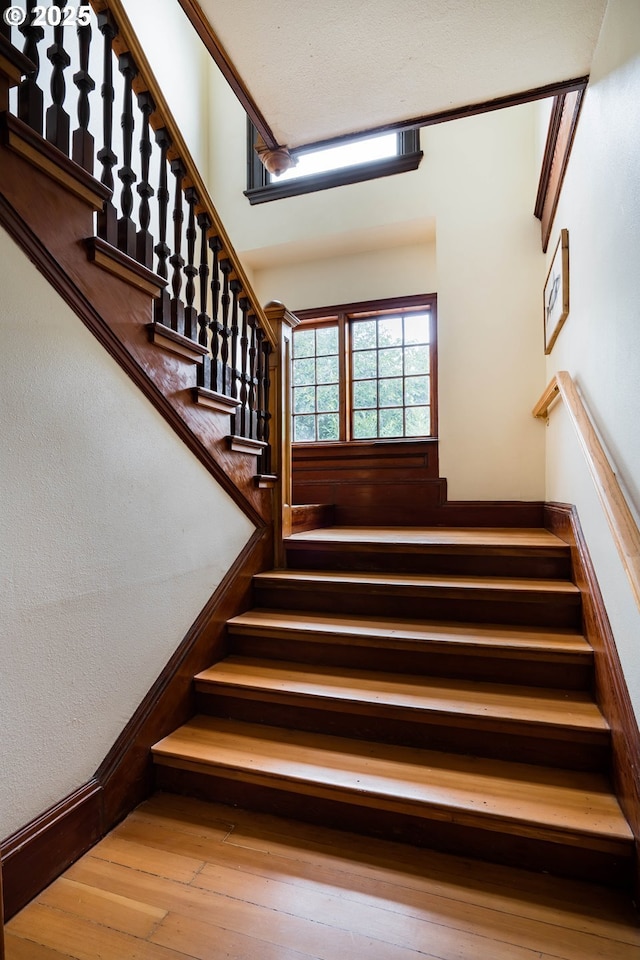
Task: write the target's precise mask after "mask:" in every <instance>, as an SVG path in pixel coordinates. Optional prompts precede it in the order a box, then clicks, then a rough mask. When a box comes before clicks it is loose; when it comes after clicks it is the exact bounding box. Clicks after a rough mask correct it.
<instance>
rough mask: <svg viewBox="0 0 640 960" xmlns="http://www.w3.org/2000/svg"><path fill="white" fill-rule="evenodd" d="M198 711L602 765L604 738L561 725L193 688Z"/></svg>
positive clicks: (426, 745) (564, 763) (499, 755)
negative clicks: (373, 709) (540, 726)
mask: <svg viewBox="0 0 640 960" xmlns="http://www.w3.org/2000/svg"><path fill="white" fill-rule="evenodd" d="M196 699H197V707H198V712H199V713H205V714H209V715H210V716H215V717H224V718H227V719H233V720H243V721H245V722H247V723H266V724H269V725H271V726H276V727H285V728H286V727H290V728H294V729H297V730H307V731H311V732H314V733H324V734H333V735H335V736H342V737H350V738H353V739H359V740H371V741H373V742H378V743H395V744H402V745H405V746H413V747H421V748H422V749H425V750H444V751H446V752H448V753H463V754H473V755H475V756H482V757H493V758H495V759H498V760H513V761H520V762H525V763H539V764H544V765H545V766H553V767H561V768H565V769H567V768H568V769H573V770H598V771H603V770H606V768H607V761H608V749H609V737H608V734H603V735H602V736H594V735H584V734H582V735H581V734H580V732H577V733H572V732H571V731H567V730H566V729H557V728H556V729H555V730H554V731H549V732H544V731H537V730H534V731H531V730H530V728H529V729H528V728H527V726H526V725H525V724H515V723H514V722H510V721H503V722H500V721H499V720H491V721H489V720H486V719H485V718H481V717H475V718H471V717H469V718H465V719H462V718H458V719H457V721H456V720H448V719H447V718H445V717H439V718H438V717H421V718H416V719H414V718H410V717H409V713H410V711H407V712H406V716H405V717H400V716H398V715H397V712H395V713H394V712H392V711H390V710H380V711H379V715H377V716H376V715H371V713H368V712H365V711H364V710H363V709H361V710H360V711H359V712H353V711H349V710H345V709H344V708H343V707H342V706H341V705H340V704H335V703H333V704H331V705H329V704H327V706H326V707H325V708H324V709H320V708H316V707H315V706H312V705H311V704H312V703H313V700H312V698H311V697H306V698H305V697H302V696H301V697H299V698H289V700H290V702H282V699H281V698H280V697H279V696H278V695H271V697H270V698H269V699H267V698H266V697H265V695H264V694H261V693H258V692H255V693H254V694H252V695H251V696H246V697H237V696H234V695H233V692H232V691H230V692H229V694H224V695H222V693H221V692H220V691H219V690H217V689H215V690H211V691H209V692H206V691H204V690H198V691H197V696H196Z"/></svg>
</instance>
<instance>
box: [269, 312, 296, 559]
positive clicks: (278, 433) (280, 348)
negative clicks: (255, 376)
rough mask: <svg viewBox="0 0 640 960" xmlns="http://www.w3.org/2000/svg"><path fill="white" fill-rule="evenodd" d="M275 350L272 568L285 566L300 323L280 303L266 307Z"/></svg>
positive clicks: (272, 365)
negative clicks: (293, 372) (294, 363)
mask: <svg viewBox="0 0 640 960" xmlns="http://www.w3.org/2000/svg"><path fill="white" fill-rule="evenodd" d="M264 312H265V314H266V316H267V320H268V321H269V324H270V326H271V329H272V332H273V337H274V341H275V343H276V348H275V349H274V350H272V351H271V353H270V355H269V379H270V381H271V384H270V403H269V414H270V420H271V436H270V440H271V449H272V451H273V458H274V463H273V473H274V474H276V476H277V478H278V479H277V482H276V485H275V489H274V504H273V527H274V529H273V536H274V552H275V557H274V560H275V564H276V566H277V567H283V566H284V546H283V542H282V541H283V539H284V537H288V536H289V534H290V533H291V506H292V499H293V498H292V475H291V369H292V364H291V360H292V356H293V344H292V338H293V331H294V330H295V328H296V327H297V326H298V324H299V323H300V320H299V319H298V317H296V315H295V314H293V313H291V312H290V311H289V310H287V308H286V307H285V305H284V304H283V303H279V302H278V301H277V300H273V301H272V302H271V303H269V304H267V306H266V307H265V311H264Z"/></svg>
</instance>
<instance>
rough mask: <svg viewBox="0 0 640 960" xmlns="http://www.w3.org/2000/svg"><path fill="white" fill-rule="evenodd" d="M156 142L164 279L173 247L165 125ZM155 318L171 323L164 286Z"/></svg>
mask: <svg viewBox="0 0 640 960" xmlns="http://www.w3.org/2000/svg"><path fill="white" fill-rule="evenodd" d="M156 143H157V144H158V146H159V147H160V182H159V185H158V230H159V236H158V242H157V243H156V245H155V248H154V249H155V252H156V255H157V257H158V267H157V270H156V272H157V274H158V276H159V277H162V279H163V280H168V279H169V270H168V266H167V260H168V259H169V254H170V253H171V248H170V247H169V245H168V244H167V213H168V209H169V199H170V197H169V187H168V184H167V164H168V161H167V153H168V152H169V148H170V147H171V137H170V136H169V132H168V131H167V130H166V128H165V127H161V128H160V129H159V130H156ZM153 317H154V320H155V321H156V323H164V325H165V326H167V327H168V326H170V325H171V297H170V295H169V290H168V289H167V287H164V288H163V290H162V293H161V294H160V295H159V297H158V298H157V300H156V302H155V304H154V313H153Z"/></svg>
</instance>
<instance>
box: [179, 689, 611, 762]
mask: <svg viewBox="0 0 640 960" xmlns="http://www.w3.org/2000/svg"><path fill="white" fill-rule="evenodd" d="M195 688H196V690H197V691H198V692H199V693H203V694H205V695H210V696H220V697H227V698H228V697H231V698H233V697H237V698H239V699H246V700H255V699H258V700H260V701H263V702H267V703H278V704H283V705H286V706H292V707H302V708H304V707H306V708H308V709H321V710H327V711H334V712H338V713H339V712H340V711H341V710H342V711H344V712H345V713H350V714H356V715H359V716H369V715H370V714H371V711H372V710H375V711H380V712H381V713H383V714H384V717H386V718H388V719H393V720H409V721H411V722H414V723H416V724H421V723H424V724H429V723H435V724H438V725H447V724H451V725H455V726H459V727H465V726H474V728H475V727H476V726H477V725H478V724H480V725H481V726H482V728H483V729H485V730H487V731H493V732H504V731H505V728H508V730H509V732H511V733H514V734H518V735H525V736H526V735H531V733H535V734H536V735H540V736H545V737H547V738H549V739H559V740H561V739H570V740H579V741H580V742H581V743H592V744H593V745H594V746H597V745H600V744H602V743H607V742H608V741H609V738H610V733H611V731H610V729H609V726H608V725H607V724H606V723H604V725H603V724H602V723H596V722H593V723H588V722H582V723H567V722H566V721H563V720H562V719H561V718H558V719H557V720H549V719H546V720H545V719H538V718H536V717H535V716H530V717H514V716H512V715H509V713H508V712H507V711H505V712H504V713H503V714H499V713H491V714H487V713H484V712H483V711H482V708H481V707H478V708H477V709H473V708H471V707H467V708H465V709H462V710H456V709H450V710H447V709H446V708H445V707H442V706H438V707H435V706H430V705H429V703H428V701H426V700H425V703H424V704H421V705H413V706H410V705H408V704H398V703H393V702H389V701H382V700H374V699H373V698H369V699H367V698H365V697H361V698H357V699H356V698H353V697H349V698H347V697H338V696H333V695H331V694H325V693H318V692H312V691H299V690H290V689H289V690H287V689H274V688H271V687H267V686H260V685H257V684H243V683H242V682H241V681H233V680H230V679H221V680H218V679H216V678H214V677H207V678H199V677H196V679H195ZM384 717H380V719H384ZM595 719H596V718H594V720H595Z"/></svg>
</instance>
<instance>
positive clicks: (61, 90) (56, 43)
mask: <svg viewBox="0 0 640 960" xmlns="http://www.w3.org/2000/svg"><path fill="white" fill-rule="evenodd" d="M66 5H67V0H54V3H53V6H56V7H58V8H59V10H60V24H59V25H58V26H57V27H54V28H53V43H52V44H51V46H50V47H49V49H48V50H47V57H48V58H49V60H50V61H51V64H52V66H53V71H52V73H51V99H52V101H53V102H52V104H51V106H50V107H49V109H48V110H47V133H46V138H47V140H48V141H49V143H52V144H53V145H54V147H57V148H58V150H62V152H63V153H64V154H66V156H69V131H70V128H71V118H70V117H69V114H68V113H67V112H66V110H65V109H64V100H65V96H66V92H67V85H66V83H65V78H64V71H65V70H66V68H67V67H68V66H69V64H70V63H71V58H70V57H69V54H68V53H67V51H66V50H65V48H64V26H63V23H62V11H63V9H64V7H66Z"/></svg>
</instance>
